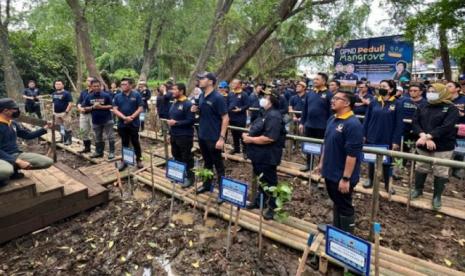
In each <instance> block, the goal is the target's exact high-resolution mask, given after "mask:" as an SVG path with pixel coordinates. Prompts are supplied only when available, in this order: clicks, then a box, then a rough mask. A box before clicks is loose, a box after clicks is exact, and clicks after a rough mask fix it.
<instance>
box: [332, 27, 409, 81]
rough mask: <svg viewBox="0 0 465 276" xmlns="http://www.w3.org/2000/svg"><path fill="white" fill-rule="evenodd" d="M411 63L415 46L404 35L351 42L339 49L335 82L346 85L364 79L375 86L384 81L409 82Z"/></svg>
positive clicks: (335, 58) (336, 53)
mask: <svg viewBox="0 0 465 276" xmlns="http://www.w3.org/2000/svg"><path fill="white" fill-rule="evenodd" d="M412 60H413V43H412V42H409V41H407V40H406V39H405V38H404V37H403V36H401V35H395V36H383V37H374V38H367V39H358V40H350V41H349V42H347V43H346V44H344V45H342V44H340V45H336V48H335V51H334V79H337V80H339V81H340V82H341V83H343V84H355V83H356V81H358V80H360V79H361V78H366V79H367V80H369V81H370V82H371V83H375V84H376V83H379V82H380V81H382V80H385V79H393V80H396V81H398V82H408V81H410V79H411V73H410V72H411V70H412Z"/></svg>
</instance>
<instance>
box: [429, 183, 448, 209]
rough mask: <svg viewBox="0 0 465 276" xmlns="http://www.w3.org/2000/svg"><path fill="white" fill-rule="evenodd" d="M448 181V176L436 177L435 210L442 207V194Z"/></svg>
mask: <svg viewBox="0 0 465 276" xmlns="http://www.w3.org/2000/svg"><path fill="white" fill-rule="evenodd" d="M448 181H449V180H448V179H447V178H443V177H437V176H435V177H434V191H433V210H439V209H441V205H442V204H441V195H442V192H443V191H444V187H445V186H446V183H447V182H448Z"/></svg>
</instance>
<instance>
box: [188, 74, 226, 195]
mask: <svg viewBox="0 0 465 276" xmlns="http://www.w3.org/2000/svg"><path fill="white" fill-rule="evenodd" d="M197 77H198V79H199V87H200V88H201V89H202V94H200V98H199V105H198V106H197V105H193V106H192V108H191V111H192V112H199V115H200V116H199V146H200V152H201V153H202V157H203V160H204V162H205V164H204V165H205V168H207V169H210V170H213V166H214V167H215V170H216V176H217V181H218V182H217V183H218V184H219V183H220V181H221V177H222V176H224V164H223V157H222V156H221V152H222V150H223V147H224V142H225V139H226V138H225V135H226V130H227V129H228V124H229V117H228V109H227V107H226V103H225V101H224V99H223V96H222V95H221V94H220V93H219V92H218V91H216V90H215V85H216V76H215V74H213V73H209V72H204V73H201V74H199V75H198V76H197ZM211 189H212V183H211V181H207V182H205V183H203V185H202V187H200V188H199V189H198V190H197V193H204V192H207V191H210V190H211ZM218 203H221V200H218Z"/></svg>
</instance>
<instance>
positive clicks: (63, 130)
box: [60, 125, 65, 135]
mask: <svg viewBox="0 0 465 276" xmlns="http://www.w3.org/2000/svg"><path fill="white" fill-rule="evenodd" d="M60 134H61V135H65V126H64V125H61V126H60Z"/></svg>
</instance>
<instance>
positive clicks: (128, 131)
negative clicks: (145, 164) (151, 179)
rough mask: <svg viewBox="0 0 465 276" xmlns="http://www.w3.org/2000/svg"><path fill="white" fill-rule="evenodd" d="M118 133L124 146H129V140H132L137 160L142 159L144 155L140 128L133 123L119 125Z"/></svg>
mask: <svg viewBox="0 0 465 276" xmlns="http://www.w3.org/2000/svg"><path fill="white" fill-rule="evenodd" d="M118 134H119V136H120V137H121V144H122V145H123V147H125V148H127V147H129V142H131V144H132V146H133V147H134V152H135V154H136V160H137V161H140V160H141V157H142V151H141V148H140V142H139V128H138V127H134V126H132V125H131V126H124V127H118Z"/></svg>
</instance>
